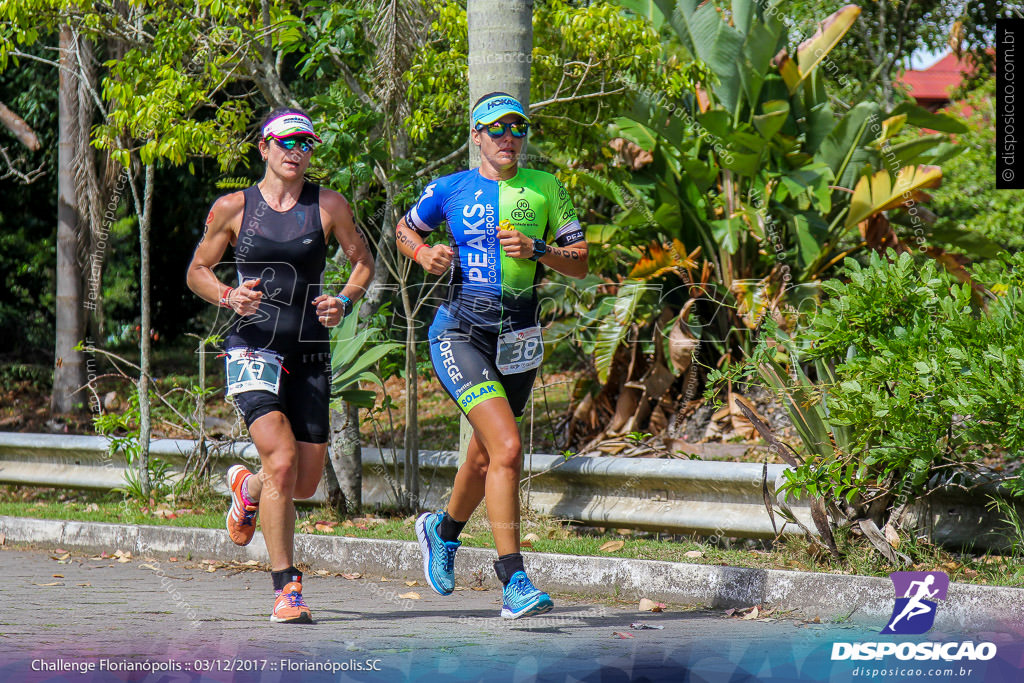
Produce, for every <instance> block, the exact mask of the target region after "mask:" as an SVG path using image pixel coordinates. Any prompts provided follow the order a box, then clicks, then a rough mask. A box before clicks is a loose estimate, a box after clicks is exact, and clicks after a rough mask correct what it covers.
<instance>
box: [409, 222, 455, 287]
mask: <svg viewBox="0 0 1024 683" xmlns="http://www.w3.org/2000/svg"><path fill="white" fill-rule="evenodd" d="M395 233H396V235H395V239H396V240H397V242H398V251H400V252H402V253H403V254H405V255H406V256H408V257H409V258H411V259H413V260H414V261H416V263H418V264H420V265H421V266H423V269H424V270H426V271H427V272H428V273H430V274H432V275H440V274H441V273H443V272H444V271H446V270H448V266H450V265H451V264H452V255H453V254H454V253H455V252H453V251H452V248H451V247H449V246H448V245H447V244H435V245H434V246H432V247H423V248H422V249H420V250H419V251H418V252H417V247H419V246H420V245H422V244H424V242H423V238H422V237H420V234H419V233H418V232H416V231H415V230H413V229H412V228H410V227H409V225H408V224H407V223H406V222H405V217H404V216H403V217H402V218H401V219H400V220H399V221H398V226H397V227H396V228H395ZM414 255H415V258H413V257H414Z"/></svg>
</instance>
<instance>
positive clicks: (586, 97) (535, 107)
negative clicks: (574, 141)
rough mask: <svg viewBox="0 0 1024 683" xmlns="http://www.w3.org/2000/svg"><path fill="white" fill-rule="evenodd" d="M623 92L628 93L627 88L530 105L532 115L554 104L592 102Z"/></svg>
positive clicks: (557, 98)
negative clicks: (598, 98) (580, 101)
mask: <svg viewBox="0 0 1024 683" xmlns="http://www.w3.org/2000/svg"><path fill="white" fill-rule="evenodd" d="M621 92H626V88H625V86H623V87H621V88H618V89H616V90H601V91H600V92H593V93H588V94H586V95H572V96H570V97H554V98H552V99H550V100H543V101H541V102H537V103H535V104H531V105H530V113H531V114H533V113H534V112H537V111H540V110H541V109H543V108H544V107H548V106H550V105H552V104H562V103H563V102H577V101H579V100H592V99H594V98H595V97H608V96H609V95H618V94H619V93H621Z"/></svg>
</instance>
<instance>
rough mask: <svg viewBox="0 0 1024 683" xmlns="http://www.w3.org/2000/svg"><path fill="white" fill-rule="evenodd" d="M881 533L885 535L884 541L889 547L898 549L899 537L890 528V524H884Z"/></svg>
mask: <svg viewBox="0 0 1024 683" xmlns="http://www.w3.org/2000/svg"><path fill="white" fill-rule="evenodd" d="M882 533H883V534H885V540H886V541H887V542H888V543H889V545H891V546H892V547H893V548H899V547H900V535H899V534H898V533H896V530H895V529H893V528H892V524H889V523H886V525H885V526H884V527H882Z"/></svg>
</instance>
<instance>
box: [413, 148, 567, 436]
mask: <svg viewBox="0 0 1024 683" xmlns="http://www.w3.org/2000/svg"><path fill="white" fill-rule="evenodd" d="M505 221H508V223H509V224H511V227H512V228H515V229H517V230H519V231H520V232H522V233H524V234H525V235H527V236H528V237H531V238H534V239H543V240H544V241H545V242H548V241H550V240H551V239H552V238H554V240H555V242H556V243H557V244H558V245H559V246H563V247H564V246H568V245H570V244H573V243H576V242H580V241H581V240H583V230H582V228H581V227H580V223H579V220H578V219H577V217H576V210H575V209H574V208H573V205H572V200H570V199H569V193H568V192H567V191H566V189H565V187H564V186H563V185H562V183H561V182H559V180H558V179H557V178H555V176H553V175H551V174H550V173H545V172H543V171H535V170H531V169H525V168H521V169H519V170H518V172H517V173H516V175H515V176H514V177H512V178H510V179H509V180H501V181H497V180H489V179H487V178H484V177H483V176H482V175H480V172H479V171H478V170H477V169H471V170H468V171H462V172H461V173H453V174H452V175H448V176H444V177H443V178H439V179H438V180H435V181H434V182H432V183H430V184H429V185H427V187H426V188H425V189H424V190H423V194H422V195H421V196H420V199H419V201H418V202H417V203H416V205H415V206H414V207H413V208H412V209H410V210H409V212H408V213H407V214H406V216H405V222H406V224H407V225H408V226H409V227H411V228H413V229H415V230H416V231H417V232H419V233H420V235H422V236H426V235H427V234H428V233H430V232H432V231H433V230H434V229H436V228H437V227H438V226H440V225H441V224H442V223H447V225H448V240H449V244H450V245H451V247H452V249H453V250H454V252H455V253H454V255H453V257H452V269H451V280H450V282H449V285H448V296H447V300H446V301H445V303H443V304H442V305H441V306H439V307H438V309H437V315H436V316H435V317H434V322H433V324H432V325H431V326H430V332H429V337H430V360H431V362H432V364H433V366H434V372H436V373H437V377H438V379H440V380H441V384H443V385H444V388H445V390H447V391H448V393H449V394H451V396H452V398H453V399H454V400H455V402H456V403H457V404H458V406H459V408H461V409H462V411H463V412H464V413H467V414H468V413H469V411H470V410H472V409H473V408H474V407H475V406H476V405H478V404H479V403H481V402H483V401H485V400H487V399H489V398H495V397H498V396H504V397H505V398H507V400H508V402H509V405H510V406H511V407H512V412H513V414H514V415H515V416H516V418H520V417H522V415H523V411H524V410H525V408H526V402H527V400H528V399H529V397H530V390H531V388H532V387H533V380H534V378H535V377H536V374H537V367H538V366H539V364H540V361H541V360H542V359H543V357H544V353H543V344H542V342H541V340H540V330H539V328H538V323H537V293H536V285H537V284H538V283H539V282H540V279H541V276H542V274H543V270H544V269H543V266H541V265H540V264H538V263H537V262H535V261H531V260H529V259H525V258H511V257H509V256H507V255H506V254H505V251H504V250H503V249H502V248H501V243H500V242H499V241H498V230H499V229H500V228H499V225H500V224H502V223H504V222H505ZM499 341H500V343H501V347H499Z"/></svg>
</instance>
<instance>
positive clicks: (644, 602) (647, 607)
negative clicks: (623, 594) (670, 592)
mask: <svg viewBox="0 0 1024 683" xmlns="http://www.w3.org/2000/svg"><path fill="white" fill-rule="evenodd" d="M664 609H665V603H663V602H654V601H653V600H648V599H647V598H640V611H641V612H661V611H663V610H664Z"/></svg>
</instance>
